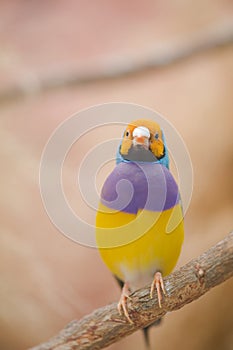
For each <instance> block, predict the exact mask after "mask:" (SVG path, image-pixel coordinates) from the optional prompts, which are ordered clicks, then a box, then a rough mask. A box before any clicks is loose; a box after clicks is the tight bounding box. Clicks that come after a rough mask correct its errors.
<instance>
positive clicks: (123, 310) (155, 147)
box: [96, 119, 184, 344]
mask: <svg viewBox="0 0 233 350" xmlns="http://www.w3.org/2000/svg"><path fill="white" fill-rule="evenodd" d="M183 240H184V218H183V209H182V202H181V196H180V192H179V188H178V185H177V183H176V181H175V179H174V177H173V175H172V173H171V172H170V170H169V155H168V149H167V145H166V140H165V135H164V131H163V130H162V129H161V127H160V125H159V124H158V123H157V122H156V121H154V120H147V119H137V120H133V121H132V122H130V124H128V125H127V127H126V128H125V130H124V133H123V136H122V139H121V142H120V145H119V148H118V149H117V154H116V165H115V167H114V169H113V171H112V172H111V173H110V174H109V175H108V177H107V178H106V180H105V182H104V184H103V187H102V190H101V194H100V200H99V205H98V209H97V214H96V244H97V248H98V250H99V253H100V256H101V258H102V260H103V262H104V263H105V264H106V266H107V267H108V268H109V270H110V271H111V272H112V274H113V275H114V276H115V278H116V279H117V281H118V283H119V285H120V287H121V295H120V299H119V302H118V305H117V308H118V311H119V313H120V315H123V317H125V318H126V320H127V321H128V322H129V323H133V320H132V317H130V310H128V305H127V304H128V303H127V302H128V300H129V299H130V294H131V292H134V291H135V290H137V289H139V288H141V287H144V286H146V285H147V284H149V283H150V297H151V298H153V296H154V294H155V293H156V294H157V298H158V304H159V307H160V308H161V307H162V302H163V298H165V297H166V290H165V285H164V280H163V278H164V276H167V275H169V274H170V273H171V272H172V270H173V269H174V268H175V266H176V264H177V261H178V258H179V256H180V253H181V248H182V244H183ZM157 323H159V321H158V322H157ZM144 335H145V340H146V343H147V344H148V327H146V328H144Z"/></svg>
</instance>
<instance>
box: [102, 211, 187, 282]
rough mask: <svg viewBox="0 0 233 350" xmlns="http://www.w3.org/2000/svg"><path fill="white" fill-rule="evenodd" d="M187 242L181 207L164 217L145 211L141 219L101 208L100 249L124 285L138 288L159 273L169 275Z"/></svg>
mask: <svg viewBox="0 0 233 350" xmlns="http://www.w3.org/2000/svg"><path fill="white" fill-rule="evenodd" d="M141 214H142V216H141V220H138V218H140V215H141ZM148 222H150V224H149V226H148ZM103 229H105V230H103ZM135 232H137V233H136V235H135ZM138 232H141V234H138ZM119 236H121V238H120V241H119V244H118V245H117V244H116V242H117V237H118V238H119ZM183 239H184V227H183V217H182V209H181V206H180V205H179V204H178V205H176V206H175V207H174V208H172V209H168V210H165V211H163V212H161V213H158V212H157V213H156V212H152V211H145V210H143V211H142V212H139V213H138V214H137V215H134V214H128V213H124V212H119V211H118V212H114V211H111V210H110V209H108V208H107V207H105V206H104V205H103V204H100V206H99V210H98V213H97V217H96V241H97V246H98V248H99V251H100V255H101V257H102V259H103V261H104V262H105V264H106V265H107V267H108V268H109V269H110V270H111V272H112V273H113V274H114V275H116V276H117V277H118V278H119V279H121V280H122V281H129V282H131V283H134V282H135V284H137V280H139V279H144V280H145V282H147V279H148V280H149V278H151V277H152V276H153V274H154V273H155V272H156V271H161V272H162V274H163V276H165V275H168V274H169V273H170V272H171V271H172V270H173V269H174V267H175V265H176V263H177V260H178V258H179V255H180V251H181V246H182V243H183ZM128 242H129V243H128ZM104 247H107V248H104ZM143 277H145V278H143Z"/></svg>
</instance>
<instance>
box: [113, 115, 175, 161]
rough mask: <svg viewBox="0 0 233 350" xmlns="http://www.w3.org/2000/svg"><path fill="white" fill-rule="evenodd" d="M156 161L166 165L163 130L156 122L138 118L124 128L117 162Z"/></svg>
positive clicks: (166, 156) (166, 157)
mask: <svg viewBox="0 0 233 350" xmlns="http://www.w3.org/2000/svg"><path fill="white" fill-rule="evenodd" d="M121 161H136V162H158V163H161V164H163V165H165V166H167V167H168V155H167V149H166V144H165V139H164V135H163V132H162V130H161V128H160V126H159V124H157V123H156V122H154V121H152V120H145V119H138V120H135V121H133V122H131V123H130V124H129V125H128V126H127V127H126V129H125V131H124V134H123V139H122V142H121V145H120V147H119V151H118V157H117V162H118V163H119V162H121Z"/></svg>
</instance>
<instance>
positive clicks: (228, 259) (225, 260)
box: [32, 233, 233, 350]
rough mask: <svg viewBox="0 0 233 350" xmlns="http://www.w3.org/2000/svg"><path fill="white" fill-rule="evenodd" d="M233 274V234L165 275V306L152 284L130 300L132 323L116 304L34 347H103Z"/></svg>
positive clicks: (58, 349) (64, 349)
mask: <svg viewBox="0 0 233 350" xmlns="http://www.w3.org/2000/svg"><path fill="white" fill-rule="evenodd" d="M232 276H233V233H230V234H229V235H228V236H227V237H226V238H225V239H224V240H222V241H221V242H219V243H218V244H216V245H215V246H213V247H212V248H210V249H209V250H208V251H206V252H205V253H203V254H202V255H200V256H199V257H198V258H196V259H193V260H192V261H190V262H189V263H188V264H186V265H185V266H183V267H181V268H180V269H179V270H177V271H175V272H174V273H172V274H171V275H169V276H168V277H166V278H164V283H165V289H166V293H167V295H166V297H164V298H163V301H162V308H161V309H160V308H159V306H158V301H157V297H156V296H155V297H154V298H153V299H151V298H150V286H146V287H145V288H143V289H140V290H138V291H136V292H135V293H133V294H132V295H131V296H132V299H131V300H130V301H129V302H128V308H129V313H130V317H131V318H132V320H133V321H134V324H133V325H132V324H129V323H128V322H127V320H126V319H125V317H124V316H120V315H119V314H118V311H117V304H116V303H113V304H110V305H107V306H104V307H102V308H100V309H98V310H95V311H93V312H92V313H91V314H90V315H87V316H85V317H84V318H82V319H81V320H75V321H72V322H70V323H69V324H68V325H67V326H66V327H65V328H64V329H63V330H62V331H61V332H60V333H59V334H57V335H56V336H55V337H54V338H52V339H51V340H49V341H48V342H46V343H44V344H41V345H38V346H36V347H34V348H32V349H33V350H48V349H53V350H70V349H72V350H75V349H79V350H84V349H85V350H86V349H92V350H94V349H95V350H96V349H102V348H105V347H106V346H108V345H110V344H112V343H114V342H117V341H118V340H120V339H121V338H123V337H125V336H127V335H129V334H131V333H133V332H135V331H136V330H138V329H139V328H142V327H145V326H146V325H148V324H150V323H152V322H154V321H155V320H157V319H158V318H160V317H162V316H164V315H165V314H166V313H167V312H171V311H174V310H178V309H180V308H181V307H183V306H184V305H186V304H188V303H190V302H192V301H194V300H196V299H198V298H199V297H200V296H202V295H203V294H205V293H206V292H207V291H209V290H210V289H212V288H213V287H215V286H217V285H219V284H221V283H223V282H224V281H225V280H227V279H229V278H230V277H232Z"/></svg>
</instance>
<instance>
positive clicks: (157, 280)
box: [150, 272, 166, 308]
mask: <svg viewBox="0 0 233 350" xmlns="http://www.w3.org/2000/svg"><path fill="white" fill-rule="evenodd" d="M155 288H156V291H157V296H158V302H159V307H160V308H161V307H162V306H161V301H162V292H163V294H164V295H166V291H165V288H164V283H163V277H162V274H161V272H156V273H155V275H154V279H153V281H152V283H151V289H150V297H151V299H152V298H153V292H154V290H155ZM161 290H162V291H161Z"/></svg>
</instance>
